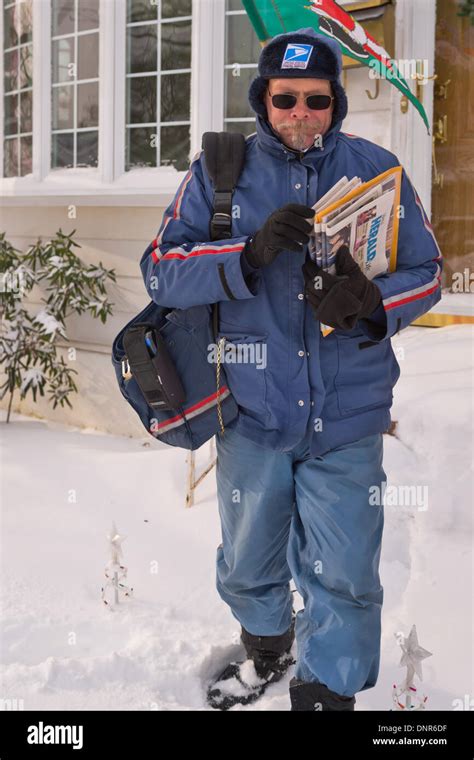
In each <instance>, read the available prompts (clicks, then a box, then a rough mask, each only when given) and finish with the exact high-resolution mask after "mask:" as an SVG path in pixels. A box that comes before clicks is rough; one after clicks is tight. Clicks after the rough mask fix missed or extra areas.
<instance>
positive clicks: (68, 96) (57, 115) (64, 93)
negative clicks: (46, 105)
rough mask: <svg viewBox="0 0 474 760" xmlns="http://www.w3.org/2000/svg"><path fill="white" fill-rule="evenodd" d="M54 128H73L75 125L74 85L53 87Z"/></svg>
mask: <svg viewBox="0 0 474 760" xmlns="http://www.w3.org/2000/svg"><path fill="white" fill-rule="evenodd" d="M52 111H53V129H72V127H73V126H74V86H73V85H69V86H68V87H66V86H64V85H63V86H62V87H53V99H52Z"/></svg>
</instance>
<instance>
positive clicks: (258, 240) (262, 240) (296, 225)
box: [243, 203, 314, 268]
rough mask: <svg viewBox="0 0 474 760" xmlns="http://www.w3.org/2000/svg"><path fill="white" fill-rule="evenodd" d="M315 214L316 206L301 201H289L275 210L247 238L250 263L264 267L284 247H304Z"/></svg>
mask: <svg viewBox="0 0 474 760" xmlns="http://www.w3.org/2000/svg"><path fill="white" fill-rule="evenodd" d="M313 216H314V209H312V208H310V207H309V206H302V205H301V204H299V203H288V204H287V205H286V206H282V208H279V209H277V211H274V212H273V214H270V216H269V217H268V219H267V221H266V222H265V224H264V225H263V227H262V228H261V229H260V230H258V232H256V233H255V235H253V237H252V238H251V239H250V240H249V241H248V242H247V245H246V246H245V248H244V250H243V253H244V255H245V257H246V259H247V261H248V263H249V264H250V265H251V266H253V267H256V268H258V267H263V266H266V265H267V264H271V263H272V262H273V261H274V260H275V259H276V257H277V256H278V254H279V253H280V252H281V251H282V250H289V251H301V250H302V248H303V245H305V244H306V243H307V242H308V240H309V235H310V233H311V232H312V230H313V222H312V217H313ZM308 219H311V221H307V220H308Z"/></svg>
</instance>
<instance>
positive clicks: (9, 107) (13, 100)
mask: <svg viewBox="0 0 474 760" xmlns="http://www.w3.org/2000/svg"><path fill="white" fill-rule="evenodd" d="M4 103H5V126H4V129H5V134H6V135H14V134H16V133H17V132H18V95H7V96H6V97H5V99H4Z"/></svg>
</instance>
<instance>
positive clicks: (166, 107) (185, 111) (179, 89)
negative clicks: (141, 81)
mask: <svg viewBox="0 0 474 760" xmlns="http://www.w3.org/2000/svg"><path fill="white" fill-rule="evenodd" d="M190 84H191V76H190V74H167V75H165V76H162V77H161V98H160V101H161V121H187V120H188V119H189V103H190V98H191V91H190Z"/></svg>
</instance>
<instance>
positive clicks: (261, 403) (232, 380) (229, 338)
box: [217, 324, 267, 415]
mask: <svg viewBox="0 0 474 760" xmlns="http://www.w3.org/2000/svg"><path fill="white" fill-rule="evenodd" d="M222 338H224V340H223V342H222V344H221V356H222V359H221V361H222V366H223V367H224V369H225V375H226V378H227V383H228V386H229V388H230V391H231V393H232V395H233V396H234V399H235V400H236V402H237V404H238V405H239V406H240V407H242V408H243V409H244V410H245V411H249V412H253V413H255V414H257V415H261V414H265V413H266V412H267V398H266V396H267V387H266V378H265V375H266V372H265V368H266V365H267V335H266V334H263V333H259V334H256V333H253V332H248V331H242V330H241V329H240V330H239V331H236V329H235V327H234V328H233V329H226V327H225V326H224V325H222V324H221V329H220V330H219V332H218V335H217V340H218V343H220V341H221V339H222Z"/></svg>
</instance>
